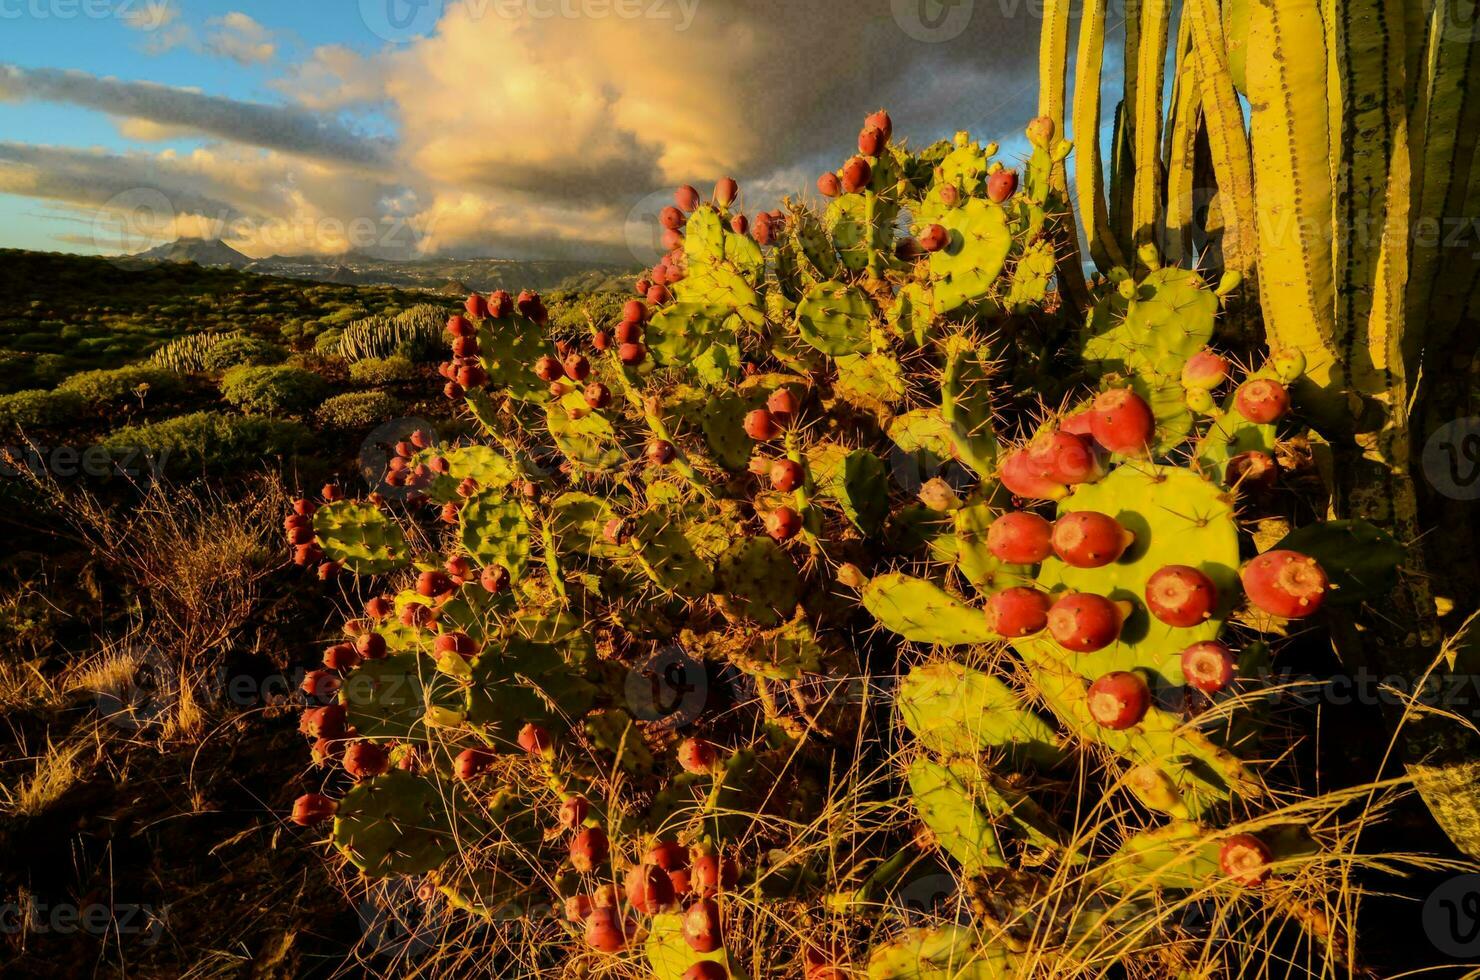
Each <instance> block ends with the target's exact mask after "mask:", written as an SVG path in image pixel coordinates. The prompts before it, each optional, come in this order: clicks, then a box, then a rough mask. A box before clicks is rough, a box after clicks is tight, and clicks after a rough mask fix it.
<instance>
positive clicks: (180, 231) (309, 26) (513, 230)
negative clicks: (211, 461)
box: [0, 0, 1110, 265]
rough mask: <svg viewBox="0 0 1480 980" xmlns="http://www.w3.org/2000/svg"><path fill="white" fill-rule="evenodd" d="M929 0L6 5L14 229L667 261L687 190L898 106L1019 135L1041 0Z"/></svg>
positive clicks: (2, 209) (790, 156) (33, 235)
mask: <svg viewBox="0 0 1480 980" xmlns="http://www.w3.org/2000/svg"><path fill="white" fill-rule="evenodd" d="M934 4H937V0H917V2H914V3H913V4H912V3H911V2H906V0H891V2H885V0H878V2H876V3H874V4H872V5H870V6H869V8H868V9H866V10H865V11H863V12H861V13H854V14H852V15H851V16H849V15H839V16H837V17H830V16H819V15H818V12H817V11H816V9H815V8H812V9H810V10H801V9H799V8H798V6H797V5H794V4H786V3H782V2H777V0H771V2H766V3H758V4H743V3H739V2H736V0H641V2H637V0H560V2H559V3H556V2H554V0H548V2H547V0H517V2H515V0H497V2H495V0H459V2H449V3H442V2H438V0H417V2H415V3H407V2H406V0H360V2H359V3H357V4H354V5H346V6H344V7H342V8H340V9H333V10H331V9H328V8H323V7H317V6H315V7H311V8H310V7H305V6H302V5H294V4H288V3H285V2H282V0H272V2H267V3H258V4H253V5H251V7H250V13H248V12H246V8H244V7H242V6H241V5H236V4H232V3H227V2H224V0H200V2H185V0H85V2H73V0H30V2H29V3H28V4H27V5H26V6H25V7H24V8H14V9H10V8H8V12H7V13H0V18H3V19H4V20H5V23H6V30H5V33H4V35H3V37H0V128H3V129H4V131H5V132H6V133H7V134H8V135H7V137H6V138H5V139H3V140H0V229H3V231H0V246H4V247H18V248H29V249H35V250H41V251H63V252H75V253H80V254H101V255H118V254H136V253H138V252H142V251H147V250H148V249H150V248H153V247H157V246H160V245H164V244H168V243H170V242H173V241H175V240H176V239H181V238H202V239H208V240H209V239H219V240H221V241H224V242H225V243H227V244H228V245H230V246H231V247H232V248H234V249H236V250H237V251H240V252H241V253H242V254H244V255H246V256H247V257H249V258H251V259H261V258H266V257H268V256H272V255H284V256H303V255H318V256H325V257H330V256H334V255H347V254H350V253H352V252H356V253H362V254H366V255H371V256H375V257H379V258H382V259H388V260H395V259H413V258H461V259H469V258H475V257H476V258H501V259H502V258H507V259H509V260H512V261H538V260H568V261H577V262H600V263H608V264H619V265H625V264H633V265H639V264H648V263H650V262H651V261H652V260H653V258H654V257H655V256H656V255H657V254H660V248H659V246H658V243H657V241H656V239H655V234H654V231H653V219H654V218H655V216H656V213H657V210H658V209H659V208H660V207H661V206H662V205H663V204H665V203H667V201H668V198H669V197H670V196H671V194H672V189H673V188H674V187H676V186H678V185H679V184H683V183H692V184H694V185H695V186H697V187H700V188H701V189H704V190H706V191H707V189H708V188H709V187H711V186H712V185H713V182H714V181H715V180H716V179H718V178H719V177H721V176H733V177H735V178H737V179H738V180H739V181H740V184H741V187H742V191H743V193H744V194H745V196H746V198H748V199H749V201H748V202H747V203H751V204H752V206H754V207H762V206H764V207H771V206H775V205H776V204H777V203H779V202H780V200H781V198H782V197H783V196H784V195H787V194H791V195H798V194H800V195H804V196H811V195H813V194H815V191H813V183H814V181H815V179H816V176H817V174H818V173H820V172H822V171H823V170H824V169H832V168H833V167H835V166H838V165H839V164H840V163H841V162H842V159H843V155H840V150H843V149H847V148H849V147H851V144H852V142H853V135H854V133H853V128H854V127H855V126H857V125H858V124H859V123H861V121H862V119H863V116H864V115H865V114H867V113H868V112H870V111H872V110H874V109H877V108H879V107H880V106H881V105H884V106H887V107H888V108H890V110H891V112H892V113H893V115H894V117H895V119H896V121H897V127H898V130H899V132H900V134H901V135H902V136H903V137H905V138H907V139H908V140H909V142H910V143H911V144H913V145H923V144H925V143H928V142H932V141H934V140H936V139H940V138H944V137H948V136H950V135H951V133H953V132H955V130H956V129H957V128H958V127H959V126H960V125H961V124H965V125H966V126H967V127H968V128H969V130H970V131H971V133H972V134H973V136H975V137H977V138H981V139H984V140H995V141H998V142H999V143H1000V144H1001V146H1002V152H1001V157H1002V158H1003V159H1005V160H1008V161H1009V162H1011V161H1013V160H1015V159H1017V158H1018V157H1019V156H1020V155H1021V154H1022V152H1023V150H1024V148H1025V146H1026V143H1025V141H1024V140H1023V139H1022V137H1021V132H1022V127H1023V125H1024V124H1025V123H1026V121H1027V120H1028V119H1029V118H1030V117H1031V116H1032V115H1033V114H1034V107H1035V102H1036V96H1037V92H1036V76H1035V73H1034V71H1033V64H1034V61H1035V57H1036V43H1032V39H1035V38H1036V36H1037V31H1038V27H1039V17H1038V14H1039V13H1040V12H1039V11H1037V10H1035V9H1034V8H1032V6H1031V5H1028V4H1021V5H1020V4H1018V3H1015V2H1009V0H999V3H998V4H995V5H993V6H992V7H990V8H989V7H988V6H987V5H985V4H975V3H973V2H972V0H955V2H953V3H950V4H946V5H944V6H942V7H941V9H940V10H939V11H932V10H931V9H930V8H931V7H932V5H934ZM848 9H849V11H852V10H853V9H854V8H851V7H850V8H848ZM1014 38H1017V39H1020V40H1021V41H1022V42H1023V43H1016V44H1015V43H1012V42H1013V40H1014ZM1004 51H1006V52H1007V55H1006V56H1005V57H1004V56H1003V55H1002V52H1004ZM489 52H494V53H496V57H489V56H488V53H489ZM575 52H579V53H580V56H579V57H578V58H577V57H576V56H575ZM942 76H948V77H949V78H950V81H951V85H950V91H951V95H950V96H949V97H947V98H941V97H939V96H938V95H937V92H938V91H939V87H938V85H937V84H936V82H938V79H939V77H942ZM922 81H924V82H931V84H923V85H922V84H921V83H922ZM1109 81H1110V80H1109V79H1107V84H1108V83H1109Z"/></svg>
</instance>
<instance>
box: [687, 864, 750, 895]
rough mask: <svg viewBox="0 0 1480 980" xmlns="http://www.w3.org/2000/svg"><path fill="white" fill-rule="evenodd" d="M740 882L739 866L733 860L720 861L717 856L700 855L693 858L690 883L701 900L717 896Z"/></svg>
mask: <svg viewBox="0 0 1480 980" xmlns="http://www.w3.org/2000/svg"><path fill="white" fill-rule="evenodd" d="M739 880H740V866H739V865H737V864H736V863H735V862H734V861H733V860H731V859H729V858H725V859H723V860H721V859H720V858H719V856H718V855H714V854H701V855H699V856H698V857H696V858H694V861H693V866H692V868H691V869H690V881H691V884H692V885H693V889H694V893H695V894H696V895H698V896H700V897H701V898H708V897H710V896H713V895H718V894H719V893H720V892H722V891H728V890H729V889H731V888H734V887H735V883H736V882H737V881H739Z"/></svg>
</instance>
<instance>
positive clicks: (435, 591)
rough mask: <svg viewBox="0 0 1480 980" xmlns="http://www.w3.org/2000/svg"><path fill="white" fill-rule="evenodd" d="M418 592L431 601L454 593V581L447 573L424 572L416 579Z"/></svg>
mask: <svg viewBox="0 0 1480 980" xmlns="http://www.w3.org/2000/svg"><path fill="white" fill-rule="evenodd" d="M416 591H417V592H418V593H420V594H421V595H424V596H426V597H427V598H429V599H435V598H437V597H439V596H444V595H447V594H448V593H449V592H451V591H452V579H450V578H448V577H447V573H446V572H439V571H427V572H422V573H421V574H420V575H418V576H417V577H416Z"/></svg>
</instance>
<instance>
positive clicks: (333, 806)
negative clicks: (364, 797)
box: [292, 793, 339, 827]
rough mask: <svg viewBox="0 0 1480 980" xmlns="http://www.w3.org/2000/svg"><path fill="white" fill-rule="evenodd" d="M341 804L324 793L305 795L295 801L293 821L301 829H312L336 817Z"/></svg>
mask: <svg viewBox="0 0 1480 980" xmlns="http://www.w3.org/2000/svg"><path fill="white" fill-rule="evenodd" d="M338 809H339V804H338V803H335V802H334V801H333V800H331V799H329V798H328V797H327V796H325V795H323V794H322V793H304V794H303V795H302V796H300V797H298V799H296V800H294V801H293V816H292V820H293V822H294V823H296V824H297V825H298V826H300V827H312V826H313V825H314V824H319V823H323V822H324V821H325V820H328V819H330V818H331V817H333V816H334V811H336V810H338Z"/></svg>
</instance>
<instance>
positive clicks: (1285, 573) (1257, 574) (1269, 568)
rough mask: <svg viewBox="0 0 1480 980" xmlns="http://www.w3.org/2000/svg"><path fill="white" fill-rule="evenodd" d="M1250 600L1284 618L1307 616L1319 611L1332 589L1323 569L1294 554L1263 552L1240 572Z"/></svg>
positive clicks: (1306, 558)
mask: <svg viewBox="0 0 1480 980" xmlns="http://www.w3.org/2000/svg"><path fill="white" fill-rule="evenodd" d="M1239 578H1240V579H1241V580H1242V581H1243V583H1244V592H1245V593H1247V594H1248V596H1249V601H1250V602H1252V603H1253V604H1254V605H1255V606H1258V607H1259V608H1260V609H1262V610H1264V611H1265V612H1267V613H1269V614H1271V615H1274V616H1282V617H1284V618H1285V619H1299V618H1301V617H1303V616H1309V615H1311V614H1312V613H1314V612H1315V611H1316V610H1317V609H1320V608H1321V602H1322V601H1323V600H1324V599H1325V598H1326V592H1327V591H1328V590H1329V589H1330V588H1331V583H1330V581H1329V580H1328V579H1327V578H1326V572H1325V569H1323V568H1321V566H1320V564H1319V563H1317V561H1316V560H1315V559H1314V558H1311V557H1309V556H1307V555H1302V554H1300V553H1299V552H1296V551H1285V550H1278V551H1266V552H1265V553H1264V554H1262V555H1260V556H1259V557H1257V558H1254V559H1253V560H1251V561H1250V562H1248V563H1247V564H1246V565H1244V567H1243V569H1242V571H1240V572H1239Z"/></svg>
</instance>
